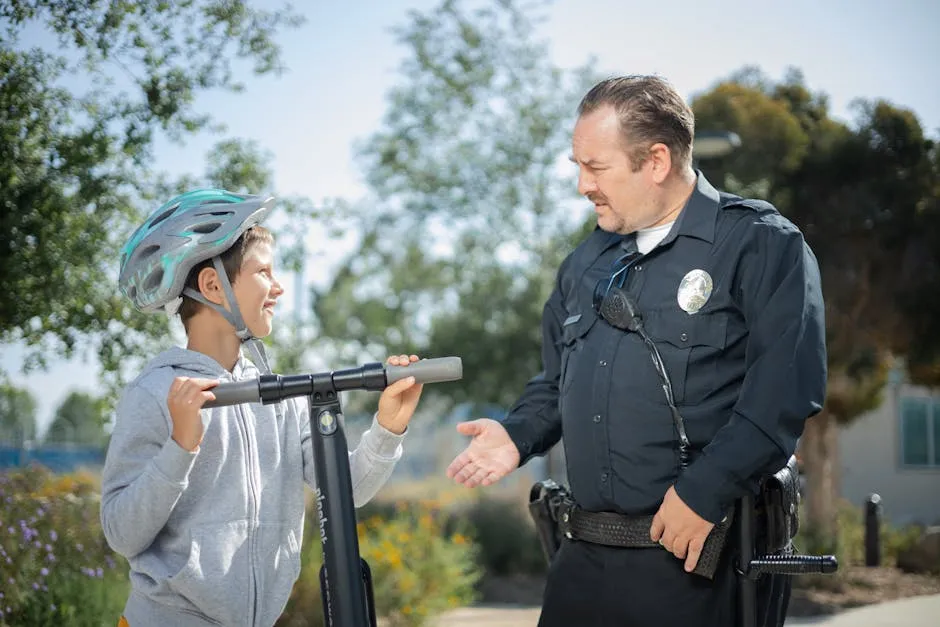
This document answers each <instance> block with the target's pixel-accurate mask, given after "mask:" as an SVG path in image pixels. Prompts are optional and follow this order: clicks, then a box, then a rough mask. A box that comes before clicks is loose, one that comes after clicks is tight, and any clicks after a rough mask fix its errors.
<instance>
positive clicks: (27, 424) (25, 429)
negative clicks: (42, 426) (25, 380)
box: [0, 383, 36, 445]
mask: <svg viewBox="0 0 940 627" xmlns="http://www.w3.org/2000/svg"><path fill="white" fill-rule="evenodd" d="M35 439H36V399H35V398H33V395H32V394H30V393H29V390H24V389H21V388H18V387H15V386H13V385H10V384H9V383H0V442H9V443H14V444H17V445H19V444H21V443H23V442H25V441H30V440H35Z"/></svg>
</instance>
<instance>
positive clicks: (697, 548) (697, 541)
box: [685, 538, 705, 573]
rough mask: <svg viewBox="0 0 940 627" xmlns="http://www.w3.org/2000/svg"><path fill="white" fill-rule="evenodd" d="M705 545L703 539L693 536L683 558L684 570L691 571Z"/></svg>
mask: <svg viewBox="0 0 940 627" xmlns="http://www.w3.org/2000/svg"><path fill="white" fill-rule="evenodd" d="M704 547H705V540H704V539H701V538H693V539H692V541H691V542H689V553H688V555H687V556H686V558H685V572H687V573H691V572H692V571H693V570H695V567H696V565H698V558H700V557H701V556H702V549H703V548H704Z"/></svg>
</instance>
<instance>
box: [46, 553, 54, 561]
mask: <svg viewBox="0 0 940 627" xmlns="http://www.w3.org/2000/svg"><path fill="white" fill-rule="evenodd" d="M46 561H47V562H54V561H55V555H53V554H52V553H50V554H49V555H47V556H46Z"/></svg>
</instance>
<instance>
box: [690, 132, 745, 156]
mask: <svg viewBox="0 0 940 627" xmlns="http://www.w3.org/2000/svg"><path fill="white" fill-rule="evenodd" d="M740 145H741V138H740V137H738V134H737V133H732V132H731V131H702V132H700V133H696V134H695V139H694V140H693V143H692V158H693V159H695V160H696V161H698V160H700V159H714V158H716V157H724V156H725V155H727V154H729V153H730V152H731V151H732V150H734V149H735V148H737V147H738V146H740Z"/></svg>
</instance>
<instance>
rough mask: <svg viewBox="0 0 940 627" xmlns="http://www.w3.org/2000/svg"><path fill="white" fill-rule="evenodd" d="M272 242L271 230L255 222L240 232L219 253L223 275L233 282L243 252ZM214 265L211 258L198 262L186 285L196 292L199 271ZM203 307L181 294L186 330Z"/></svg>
mask: <svg viewBox="0 0 940 627" xmlns="http://www.w3.org/2000/svg"><path fill="white" fill-rule="evenodd" d="M256 243H257V244H273V243H274V235H272V234H271V231H269V230H268V229H266V228H265V227H263V226H261V225H260V224H256V225H254V226H252V227H251V228H250V229H248V230H247V231H245V232H244V233H242V234H241V237H239V238H238V239H237V240H235V243H234V244H232V247H231V248H229V249H228V250H226V251H225V252H224V253H222V254H221V255H219V257H220V258H221V260H222V267H223V268H225V276H227V277H228V280H229V283H234V282H235V278H236V277H237V276H238V271H239V270H241V269H242V262H243V261H244V260H245V254H246V253H247V252H248V249H249V248H251V247H252V246H254V245H255V244H256ZM214 267H215V266H214V265H213V263H212V259H206V260H205V261H203V262H201V263H200V264H198V265H197V266H196V267H194V268H193V269H192V270H190V271H189V276H187V277H186V287H190V288H192V289H194V290H196V291H197V292H198V291H199V273H200V272H202V271H203V270H204V269H205V268H214ZM203 307H205V305H203V304H202V303H200V302H199V301H197V300H195V299H194V298H190V297H189V296H186V295H183V302H182V303H181V304H180V309H179V314H180V320H182V322H183V328H184V329H186V330H187V331H188V330H189V320H190V319H191V318H192V317H193V316H195V315H196V314H197V313H199V310H200V309H202V308H203Z"/></svg>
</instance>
